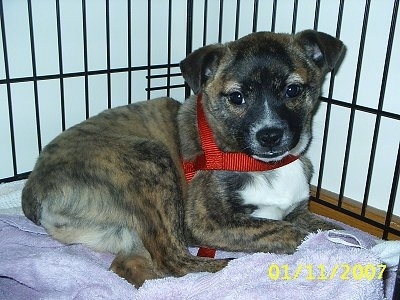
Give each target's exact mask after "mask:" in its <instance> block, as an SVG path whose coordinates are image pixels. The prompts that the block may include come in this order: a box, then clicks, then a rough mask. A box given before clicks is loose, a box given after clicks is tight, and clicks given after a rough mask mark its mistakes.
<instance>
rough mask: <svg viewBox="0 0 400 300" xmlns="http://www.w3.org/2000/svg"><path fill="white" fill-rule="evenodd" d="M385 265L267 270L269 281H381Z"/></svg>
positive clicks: (282, 267) (281, 266)
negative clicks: (336, 279) (337, 279)
mask: <svg viewBox="0 0 400 300" xmlns="http://www.w3.org/2000/svg"><path fill="white" fill-rule="evenodd" d="M385 269H386V265H384V264H376V265H374V264H366V265H362V264H355V265H353V266H351V265H349V264H335V265H333V266H332V267H330V268H327V267H326V266H325V265H323V264H319V265H313V264H298V265H297V266H295V267H293V266H289V265H288V264H284V265H278V264H271V265H270V266H269V268H268V276H269V278H270V279H271V280H296V279H299V278H304V279H306V280H333V279H335V278H339V279H340V280H350V279H354V280H363V279H365V280H374V279H382V277H383V272H385Z"/></svg>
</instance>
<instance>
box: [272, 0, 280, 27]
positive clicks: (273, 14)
mask: <svg viewBox="0 0 400 300" xmlns="http://www.w3.org/2000/svg"><path fill="white" fill-rule="evenodd" d="M277 9H278V0H274V2H273V4H272V20H271V31H272V32H275V25H276V11H277Z"/></svg>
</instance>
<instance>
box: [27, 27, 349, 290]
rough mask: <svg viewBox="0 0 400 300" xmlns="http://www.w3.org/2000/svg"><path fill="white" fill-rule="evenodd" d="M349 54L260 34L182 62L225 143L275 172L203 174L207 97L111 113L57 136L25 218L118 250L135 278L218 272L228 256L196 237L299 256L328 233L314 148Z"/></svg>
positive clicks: (312, 36)
mask: <svg viewBox="0 0 400 300" xmlns="http://www.w3.org/2000/svg"><path fill="white" fill-rule="evenodd" d="M342 51H343V44H342V42H340V41H339V40H337V39H335V38H333V37H331V36H329V35H327V34H324V33H319V32H315V31H303V32H300V33H298V34H296V35H287V34H274V33H268V32H259V33H254V34H250V35H248V36H245V37H243V38H241V39H239V40H237V41H234V42H230V43H226V44H218V45H210V46H206V47H203V48H201V49H199V50H197V51H195V52H194V53H192V54H190V55H189V56H188V57H187V58H186V59H185V60H183V61H182V62H181V69H182V73H183V76H184V78H185V80H186V81H187V83H188V84H189V85H190V87H191V88H192V89H193V91H194V92H195V93H196V94H199V95H200V94H201V95H202V98H201V99H202V100H201V101H202V106H203V108H204V114H205V116H206V119H207V122H208V124H209V126H210V128H211V130H212V132H213V136H214V139H215V141H216V144H217V145H218V147H219V148H220V149H221V150H223V151H225V152H242V153H246V154H248V155H249V156H251V157H253V158H256V159H257V160H260V161H264V162H267V163H274V162H277V161H280V160H282V159H285V157H288V155H294V156H300V159H298V160H296V161H294V162H292V163H290V164H288V165H286V166H283V167H280V168H278V169H275V170H273V171H269V172H247V173H246V172H236V171H223V170H217V171H198V172H197V173H196V175H195V176H194V178H193V180H191V181H190V184H188V183H187V182H186V180H185V175H184V172H183V168H182V159H184V160H187V161H191V160H194V159H195V158H196V157H197V156H198V155H200V154H201V153H202V147H201V143H200V139H199V133H198V126H197V121H196V106H197V100H196V99H197V98H196V96H192V97H190V98H189V99H188V100H187V101H186V102H185V103H184V104H182V105H181V104H180V103H179V102H177V101H175V100H172V99H169V98H161V99H156V100H152V101H147V102H142V103H137V104H132V105H127V106H123V107H119V108H114V109H110V110H106V111H104V112H102V113H101V114H99V115H97V116H95V117H92V118H90V119H88V120H86V121H84V122H82V123H81V124H78V125H76V126H74V127H72V128H70V129H68V130H66V131H65V132H63V133H62V134H60V135H59V136H58V137H56V138H55V139H54V140H53V141H52V142H51V143H50V144H49V145H48V146H47V147H45V149H44V150H43V151H42V153H41V154H40V156H39V158H38V161H37V163H36V166H35V168H34V170H33V171H32V173H31V175H30V177H29V179H28V181H27V184H26V186H25V188H24V190H23V195H22V206H23V210H24V213H25V215H26V216H27V217H28V218H30V219H31V220H32V221H34V222H35V223H37V224H41V225H42V226H43V227H44V228H46V230H47V231H48V232H49V233H50V234H51V235H52V236H54V237H55V238H56V239H58V240H60V241H62V242H64V243H83V244H86V245H88V246H89V247H92V248H94V249H97V250H100V251H110V252H113V253H116V254H117V256H116V258H115V260H114V262H113V263H112V266H111V269H112V270H113V271H115V272H116V273H117V274H119V275H120V276H122V277H125V278H126V279H127V280H129V281H130V282H131V283H133V284H134V285H135V286H137V287H138V286H140V285H141V284H142V283H143V282H144V281H145V280H146V279H150V278H157V277H163V276H170V275H173V276H181V275H185V274H187V273H189V272H199V271H208V272H216V271H218V270H220V269H221V268H223V267H224V266H225V265H226V264H227V261H226V260H213V259H207V258H201V257H193V256H191V255H190V253H189V252H188V250H187V246H188V245H193V246H194V245H197V246H209V247H215V248H218V249H224V250H230V251H248V252H255V251H272V252H277V253H291V252H293V251H294V250H295V249H296V247H297V246H298V245H299V243H300V242H301V241H302V240H303V238H304V237H305V236H306V235H307V234H308V233H309V232H313V231H316V230H317V229H329V228H333V226H332V225H329V224H327V223H325V222H323V221H321V220H320V219H318V218H316V217H314V216H313V215H312V214H311V213H310V212H309V211H308V210H307V200H308V194H309V192H308V182H309V179H310V177H311V172H312V168H311V165H310V162H309V161H308V160H307V159H306V158H305V157H304V156H302V154H303V153H304V151H305V150H306V148H307V146H308V144H309V142H310V139H311V128H310V127H311V119H312V115H313V112H314V110H315V107H316V105H317V103H318V98H319V95H320V88H321V84H322V82H323V80H324V77H325V75H326V73H327V72H329V71H330V70H332V69H333V68H334V67H335V65H336V64H337V62H338V60H339V58H340V56H341V54H342Z"/></svg>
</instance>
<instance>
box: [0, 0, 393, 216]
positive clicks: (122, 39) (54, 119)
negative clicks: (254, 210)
mask: <svg viewBox="0 0 400 300" xmlns="http://www.w3.org/2000/svg"><path fill="white" fill-rule="evenodd" d="M2 2H3V9H4V23H5V29H6V42H7V50H8V63H9V72H10V77H11V78H23V77H31V76H32V74H33V73H32V72H33V71H32V59H31V44H30V33H29V26H28V9H27V1H26V0H3V1H2ZM81 2H82V1H81V0H60V11H61V34H62V35H61V41H62V55H63V66H62V67H63V71H64V73H72V72H82V71H84V55H83V32H82V25H83V23H82V8H81ZM86 2H87V6H86V12H87V35H88V44H87V46H88V69H89V70H98V69H106V68H107V56H106V51H107V50H106V49H107V48H106V35H105V30H104V29H105V26H106V20H105V3H106V1H105V0H87V1H86ZM315 2H316V1H312V0H301V1H299V6H298V17H297V26H296V30H297V31H299V30H302V29H306V28H312V27H313V24H314V10H315ZM147 3H148V1H144V0H136V1H135V0H133V1H132V10H131V13H132V26H131V30H132V43H131V46H132V65H134V66H145V65H146V64H147V62H148V57H147V48H148V44H147V35H148V32H147ZM171 3H172V19H171V26H172V27H171V28H172V36H171V38H172V43H171V45H172V48H171V62H172V63H176V62H179V61H180V60H181V59H182V58H183V57H184V56H185V43H186V41H185V37H186V1H184V0H172V2H171ZM219 3H220V1H213V0H209V1H208V5H209V8H208V15H207V21H208V22H207V39H206V43H214V42H217V41H218V25H219ZM293 4H294V2H293V1H290V0H287V1H286V0H283V1H278V7H277V16H276V25H275V30H276V31H277V32H291V30H292V15H293V13H292V12H293ZM223 5H224V12H223V26H222V41H228V40H232V39H234V37H235V32H234V26H235V9H236V0H225V1H224V4H223ZM392 6H393V1H392V0H373V1H372V3H371V10H370V18H369V22H368V30H367V38H366V44H365V51H364V57H363V62H362V72H361V77H360V82H359V90H358V94H357V95H356V96H357V104H359V105H362V106H366V107H370V108H377V105H378V99H379V93H380V86H381V79H382V71H383V65H384V59H385V53H386V47H387V39H388V33H389V26H390V21H391V20H390V19H391V14H392ZM126 7H127V1H126V0H112V1H110V41H111V42H110V65H111V68H119V67H126V66H127V56H128V54H127V51H128V50H127V49H128V40H127V35H128V33H127V32H128V30H127V27H128V23H127V15H128V12H127V9H126ZM203 7H204V0H194V16H193V22H194V28H193V35H194V38H193V49H196V48H197V47H200V46H202V45H203ZM240 9H241V10H240V27H239V36H243V35H245V34H247V33H249V32H251V30H252V25H253V2H252V1H244V0H242V1H241V8H240ZM338 9H339V1H335V0H322V1H321V8H320V17H319V25H318V29H319V30H321V31H325V32H327V33H329V34H331V35H335V32H336V23H337V12H338ZM258 10H259V11H258V25H257V30H270V29H271V21H272V1H271V0H260V1H259V7H258ZM32 13H33V24H34V38H35V54H36V69H37V70H36V71H37V75H39V76H40V75H49V74H57V73H58V72H59V68H60V66H59V63H58V42H57V30H56V5H55V1H54V0H32ZM363 15H364V2H363V1H361V0H348V1H345V9H344V15H343V23H342V30H341V39H342V40H343V41H344V43H345V44H346V46H347V56H346V57H345V59H344V61H343V64H342V66H341V68H340V70H339V72H338V74H337V76H336V80H335V89H334V92H333V98H334V99H337V100H340V101H345V102H348V103H351V101H352V99H353V90H354V79H355V76H356V75H355V72H356V64H357V59H358V52H359V42H360V34H361V26H362V21H363ZM151 16H152V20H151V57H150V63H151V64H165V63H167V59H168V56H167V53H168V51H167V49H168V48H167V45H168V43H167V36H168V1H167V0H153V1H152V10H151ZM398 27H399V25H398V23H397V30H396V35H395V42H394V47H393V55H392V57H391V65H390V70H389V76H388V81H387V87H386V94H385V101H384V106H383V109H384V110H385V111H389V112H393V113H396V114H399V113H400V105H399V104H398V97H396V95H395V93H396V92H397V86H398V84H399V83H400V72H398V70H399V69H400V55H398V53H400V49H399V48H400V43H399V34H400V33H399V28H398ZM2 44H3V40H2V37H1V36H0V80H4V79H5V65H4V64H5V63H4V55H3V47H1V45H2ZM172 72H179V70H178V69H173V70H172ZM158 73H165V70H161V71H158V70H154V71H152V74H158ZM146 75H147V71H146V70H144V71H140V72H136V73H134V74H133V75H132V76H133V80H132V82H131V84H132V87H133V100H134V101H136V100H142V99H146V97H147V93H146V91H145V90H144V88H145V87H147V80H146V78H145V76H146ZM3 83H4V82H3ZM181 83H182V79H181V78H180V77H176V78H173V79H172V84H181ZM328 83H329V80H327V82H326V84H325V86H324V95H326V94H327V91H328ZM63 84H64V98H65V109H66V114H65V116H66V125H67V127H69V126H71V125H73V124H75V123H77V122H79V121H81V120H83V119H84V118H85V104H84V101H85V83H84V77H76V78H66V79H64V80H63ZM128 84H129V83H128V77H127V74H126V73H116V74H112V75H111V92H112V93H111V95H112V106H117V105H122V104H124V103H127V87H128ZM164 84H165V79H157V80H154V81H153V82H152V86H157V85H164ZM7 92H8V90H7V86H6V85H5V84H0V177H9V176H12V175H13V170H12V159H11V150H10V148H11V144H10V134H9V106H8V94H7ZM10 93H11V96H12V111H13V124H14V130H15V144H16V149H17V150H16V154H17V166H18V172H24V171H29V170H31V169H32V167H33V164H34V162H35V159H36V157H37V154H38V149H37V138H36V119H35V106H34V99H35V96H34V85H33V83H32V82H31V81H27V82H22V83H11V90H10ZM60 95H61V92H60V80H58V79H53V80H43V81H39V82H38V101H39V111H40V128H41V132H42V142H43V145H45V144H46V143H48V142H49V141H50V140H51V139H52V138H53V137H54V136H55V135H57V134H58V133H59V132H60V131H61V121H60V119H61V108H60ZM163 95H165V91H164V90H160V91H154V92H152V93H151V97H157V96H163ZM171 96H173V97H176V98H178V99H183V89H182V88H180V89H175V90H171ZM89 100H90V109H89V112H90V115H93V114H96V113H97V112H99V111H101V110H103V109H105V108H106V107H107V76H106V75H97V76H90V77H89ZM326 106H327V105H326V104H325V103H323V104H322V105H321V106H320V108H319V110H318V112H317V115H316V118H315V122H314V136H315V137H314V141H313V143H312V145H311V148H310V150H309V155H310V157H311V158H312V160H313V162H314V165H315V168H316V171H317V173H316V174H318V166H319V160H320V153H321V144H322V137H323V130H324V122H325V115H326ZM349 115H350V110H349V109H347V108H343V107H338V106H332V111H331V119H330V127H329V135H328V148H327V153H326V161H325V169H324V177H323V181H322V187H323V188H325V189H328V190H331V191H333V192H336V193H338V192H339V188H340V180H341V176H342V165H343V158H344V152H345V144H346V137H347V134H348V122H349ZM375 119H376V116H375V115H374V114H370V113H364V112H360V111H357V112H356V113H355V123H354V131H353V139H352V143H351V151H350V158H349V168H348V174H347V181H346V186H345V196H347V197H350V198H353V199H359V200H360V199H362V198H363V194H364V189H365V180H366V172H367V168H368V161H369V155H370V150H371V142H372V134H373V130H374V126H375ZM399 140H400V126H399V121H396V120H392V119H389V118H385V117H384V118H382V119H381V126H380V131H379V143H378V146H377V152H376V160H375V164H374V171H373V177H372V184H371V190H370V199H369V204H370V205H372V206H375V207H377V208H380V209H383V210H386V209H387V205H388V198H389V194H390V188H391V184H392V177H393V172H394V164H395V160H396V155H397V154H396V153H397V147H398V145H399ZM312 183H313V184H316V183H317V178H316V176H314V178H313V180H312ZM397 198H399V197H397ZM397 200H398V201H397V204H396V206H395V213H396V214H397V215H400V200H399V199H397Z"/></svg>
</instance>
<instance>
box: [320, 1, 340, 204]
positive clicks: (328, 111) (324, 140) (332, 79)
mask: <svg viewBox="0 0 400 300" xmlns="http://www.w3.org/2000/svg"><path fill="white" fill-rule="evenodd" d="M319 12H320V3H319V1H318V3H316V5H315V14H314V18H319ZM343 12H344V0H341V1H340V5H339V11H338V17H337V22H336V37H337V38H340V31H341V28H342V20H343ZM314 26H318V21H315V19H314ZM315 29H317V28H315ZM334 86H335V70H332V72H331V77H330V82H329V91H328V98H323V97H321V100H322V101H325V102H327V107H326V112H325V122H324V123H325V124H324V134H323V138H322V147H321V156H320V164H319V171H318V181H317V192H316V196H317V198H319V197H320V193H321V187H322V180H323V175H324V170H325V158H326V149H327V145H328V135H329V124H330V116H331V111H332V104H333V99H332V97H333V88H334Z"/></svg>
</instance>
